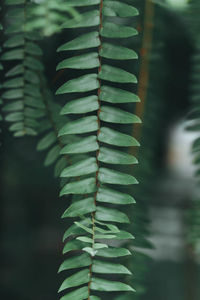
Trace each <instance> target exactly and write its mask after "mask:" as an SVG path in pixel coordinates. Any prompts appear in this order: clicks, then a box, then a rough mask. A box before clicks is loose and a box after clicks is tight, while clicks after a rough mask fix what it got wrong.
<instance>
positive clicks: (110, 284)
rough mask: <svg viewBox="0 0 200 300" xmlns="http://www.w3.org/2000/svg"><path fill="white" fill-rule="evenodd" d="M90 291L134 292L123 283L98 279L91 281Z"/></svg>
mask: <svg viewBox="0 0 200 300" xmlns="http://www.w3.org/2000/svg"><path fill="white" fill-rule="evenodd" d="M91 289H92V290H95V291H102V292H103V291H105V292H118V291H119V292H120V291H121V292H122V291H134V289H132V288H131V287H130V286H129V285H127V284H125V283H122V282H119V281H109V280H105V279H100V278H93V279H92V284H91Z"/></svg>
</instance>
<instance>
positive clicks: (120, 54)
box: [100, 43, 138, 60]
mask: <svg viewBox="0 0 200 300" xmlns="http://www.w3.org/2000/svg"><path fill="white" fill-rule="evenodd" d="M100 55H101V56H102V57H105V58H110V59H119V60H125V59H137V58H138V55H137V54H136V52H135V51H133V50H132V49H128V48H126V47H123V46H118V45H114V44H109V43H103V44H102V48H101V50H100Z"/></svg>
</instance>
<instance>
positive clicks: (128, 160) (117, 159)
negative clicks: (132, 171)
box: [98, 147, 138, 165]
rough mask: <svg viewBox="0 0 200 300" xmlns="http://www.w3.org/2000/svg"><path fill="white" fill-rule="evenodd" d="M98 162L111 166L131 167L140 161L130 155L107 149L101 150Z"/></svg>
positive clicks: (102, 148)
mask: <svg viewBox="0 0 200 300" xmlns="http://www.w3.org/2000/svg"><path fill="white" fill-rule="evenodd" d="M98 160H99V161H102V162H105V163H109V164H125V165H130V164H137V163H138V160H137V159H136V158H135V157H134V156H132V155H130V154H127V153H125V152H122V151H118V150H113V149H109V148H105V147H101V148H100V152H99V155H98Z"/></svg>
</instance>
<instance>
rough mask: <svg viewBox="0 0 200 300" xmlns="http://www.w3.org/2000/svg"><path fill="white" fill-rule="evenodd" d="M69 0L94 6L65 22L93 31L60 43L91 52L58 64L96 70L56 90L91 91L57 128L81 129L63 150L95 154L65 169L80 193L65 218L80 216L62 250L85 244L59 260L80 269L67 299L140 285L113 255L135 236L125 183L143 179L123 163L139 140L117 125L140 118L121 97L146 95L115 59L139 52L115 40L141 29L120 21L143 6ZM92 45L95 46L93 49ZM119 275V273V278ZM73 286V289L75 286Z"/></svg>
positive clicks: (67, 109) (70, 186)
mask: <svg viewBox="0 0 200 300" xmlns="http://www.w3.org/2000/svg"><path fill="white" fill-rule="evenodd" d="M68 4H69V5H70V4H72V5H74V6H78V7H79V6H80V7H83V6H91V10H89V11H87V12H83V13H82V14H81V18H80V20H78V21H77V20H74V19H72V20H67V21H66V22H65V23H64V25H63V28H84V27H87V28H90V27H91V28H92V29H91V32H90V33H87V34H83V35H81V36H79V37H77V38H75V39H74V40H72V41H69V42H67V43H66V44H64V45H62V46H61V47H59V49H58V51H59V52H60V51H67V50H80V49H82V50H86V51H87V52H86V51H85V52H84V54H79V55H78V56H76V57H71V58H68V59H65V60H64V61H62V62H61V63H60V64H59V65H58V68H57V69H68V68H70V69H78V70H91V69H92V71H89V72H87V73H86V74H84V75H82V76H80V77H78V78H75V79H72V80H69V81H68V82H66V83H64V84H63V85H62V86H61V87H60V88H59V89H58V90H57V94H69V93H76V94H77V95H80V94H82V93H87V94H86V95H84V96H83V97H82V96H81V97H80V96H77V98H76V100H72V101H70V102H68V103H67V104H66V105H65V106H64V108H63V109H62V111H61V113H62V114H64V115H68V114H73V116H75V120H73V121H72V122H69V123H66V124H65V125H64V126H63V127H62V128H61V129H60V130H59V134H58V136H59V137H63V136H68V135H78V136H79V135H80V137H79V140H78V141H75V142H73V143H71V144H68V145H66V146H65V147H64V148H63V149H62V151H61V153H62V154H63V155H65V154H71V155H76V154H87V156H88V157H87V158H86V159H83V160H81V161H80V160H78V161H77V162H76V163H73V164H72V165H71V166H68V167H67V168H65V169H64V170H63V171H62V172H61V177H62V178H64V179H70V180H71V181H70V182H68V183H67V184H65V185H64V186H63V188H62V190H61V192H60V196H69V195H70V194H72V195H75V196H78V197H75V198H74V200H73V202H72V204H71V205H70V206H69V207H68V208H67V210H66V211H65V212H64V214H63V216H62V218H64V219H65V218H76V219H77V218H80V220H79V219H78V220H77V221H75V222H74V224H73V225H72V226H71V227H70V228H68V229H67V231H66V232H65V234H64V238H63V240H64V241H66V245H65V247H64V250H63V253H64V254H66V253H69V252H70V253H71V251H74V250H79V251H78V252H77V251H76V252H75V253H76V254H75V255H73V256H70V257H69V258H67V259H66V260H65V261H64V262H63V263H62V264H61V266H60V268H59V272H62V271H66V270H74V272H73V274H72V275H70V276H69V277H67V279H66V280H65V281H64V282H63V284H62V285H61V287H60V289H59V292H63V291H65V290H66V291H65V295H64V296H63V297H62V298H61V299H62V300H68V299H72V298H75V299H76V300H81V299H82V300H84V299H90V300H91V299H96V300H97V299H101V298H100V297H101V293H100V296H94V294H96V293H97V294H98V292H103V294H102V297H104V296H103V295H105V292H125V291H129V292H130V291H134V290H133V288H132V287H130V286H129V285H127V284H125V283H123V276H124V275H127V274H129V275H130V274H131V272H130V271H129V270H128V269H127V268H126V267H124V266H123V265H121V264H117V263H115V262H113V261H111V262H108V261H107V258H111V259H112V260H113V259H114V258H116V257H124V256H126V255H130V252H129V251H128V250H127V249H125V248H118V247H115V245H116V241H118V243H119V241H123V240H128V239H133V236H132V235H131V234H130V233H128V232H126V231H124V230H122V229H121V228H119V227H118V225H120V224H128V223H129V222H130V221H129V219H128V217H127V215H126V214H125V213H124V212H122V211H121V206H123V205H128V204H132V203H134V202H135V201H134V199H133V198H132V196H130V195H128V194H126V192H124V193H123V192H119V189H118V186H129V185H132V184H137V183H138V181H137V180H136V178H135V177H133V176H132V175H129V174H126V173H124V172H121V170H120V171H119V168H121V166H123V165H124V166H125V165H129V164H134V163H136V162H137V160H136V159H135V157H134V156H132V155H130V154H128V153H127V152H126V151H123V150H124V148H125V147H132V146H139V143H138V142H137V141H136V140H135V139H134V138H133V137H132V136H130V135H127V134H125V133H123V132H121V131H119V130H118V129H116V128H115V127H116V125H117V126H119V124H120V125H121V126H122V127H123V125H127V124H132V123H140V122H141V121H140V119H139V118H138V117H137V116H136V115H134V114H131V113H129V112H128V111H125V110H123V109H120V108H118V107H116V105H117V104H119V103H121V104H122V103H135V102H138V101H139V98H138V97H137V96H136V95H135V94H133V93H132V92H130V91H128V90H125V85H124V84H131V85H132V84H136V83H137V79H136V77H135V75H133V74H132V73H129V72H127V71H126V70H124V69H121V68H118V67H116V66H113V65H111V63H112V61H111V60H117V61H120V60H130V59H136V58H137V54H136V53H135V52H134V51H133V50H131V49H128V48H126V47H122V46H120V45H119V44H117V43H116V42H113V41H115V40H116V39H125V38H128V37H133V36H135V35H136V34H137V31H136V30H135V29H134V28H132V27H129V26H126V25H119V24H120V23H122V18H126V17H134V16H136V15H138V11H137V9H136V8H134V7H132V6H130V5H128V4H126V3H123V2H119V1H105V0H104V1H103V0H85V1H82V0H81V1H80V0H73V1H70V0H69V1H68ZM93 6H95V7H93ZM112 17H117V19H116V18H112ZM93 27H94V28H93ZM107 39H109V40H107ZM90 48H94V49H93V50H92V51H90V50H88V49H90ZM119 148H121V150H120V149H119ZM110 165H111V166H110ZM77 179H78V180H77ZM84 195H85V196H84ZM116 205H119V206H118V207H116ZM119 207H120V208H119ZM117 224H118V225H117ZM118 243H117V244H118ZM76 269H78V270H77V271H76ZM80 269H81V270H80ZM105 275H106V278H104V276H105ZM116 276H117V277H118V276H119V277H118V278H117V279H116ZM69 288H73V290H70V291H68V289H69Z"/></svg>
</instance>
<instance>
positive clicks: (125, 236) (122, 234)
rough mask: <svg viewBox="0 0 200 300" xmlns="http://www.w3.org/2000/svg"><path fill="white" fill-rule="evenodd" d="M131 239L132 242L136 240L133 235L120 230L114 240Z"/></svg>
mask: <svg viewBox="0 0 200 300" xmlns="http://www.w3.org/2000/svg"><path fill="white" fill-rule="evenodd" d="M130 239H131V240H132V239H135V237H134V236H133V235H132V234H131V233H129V232H127V231H125V230H120V232H117V233H116V234H115V237H114V238H113V240H130Z"/></svg>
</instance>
